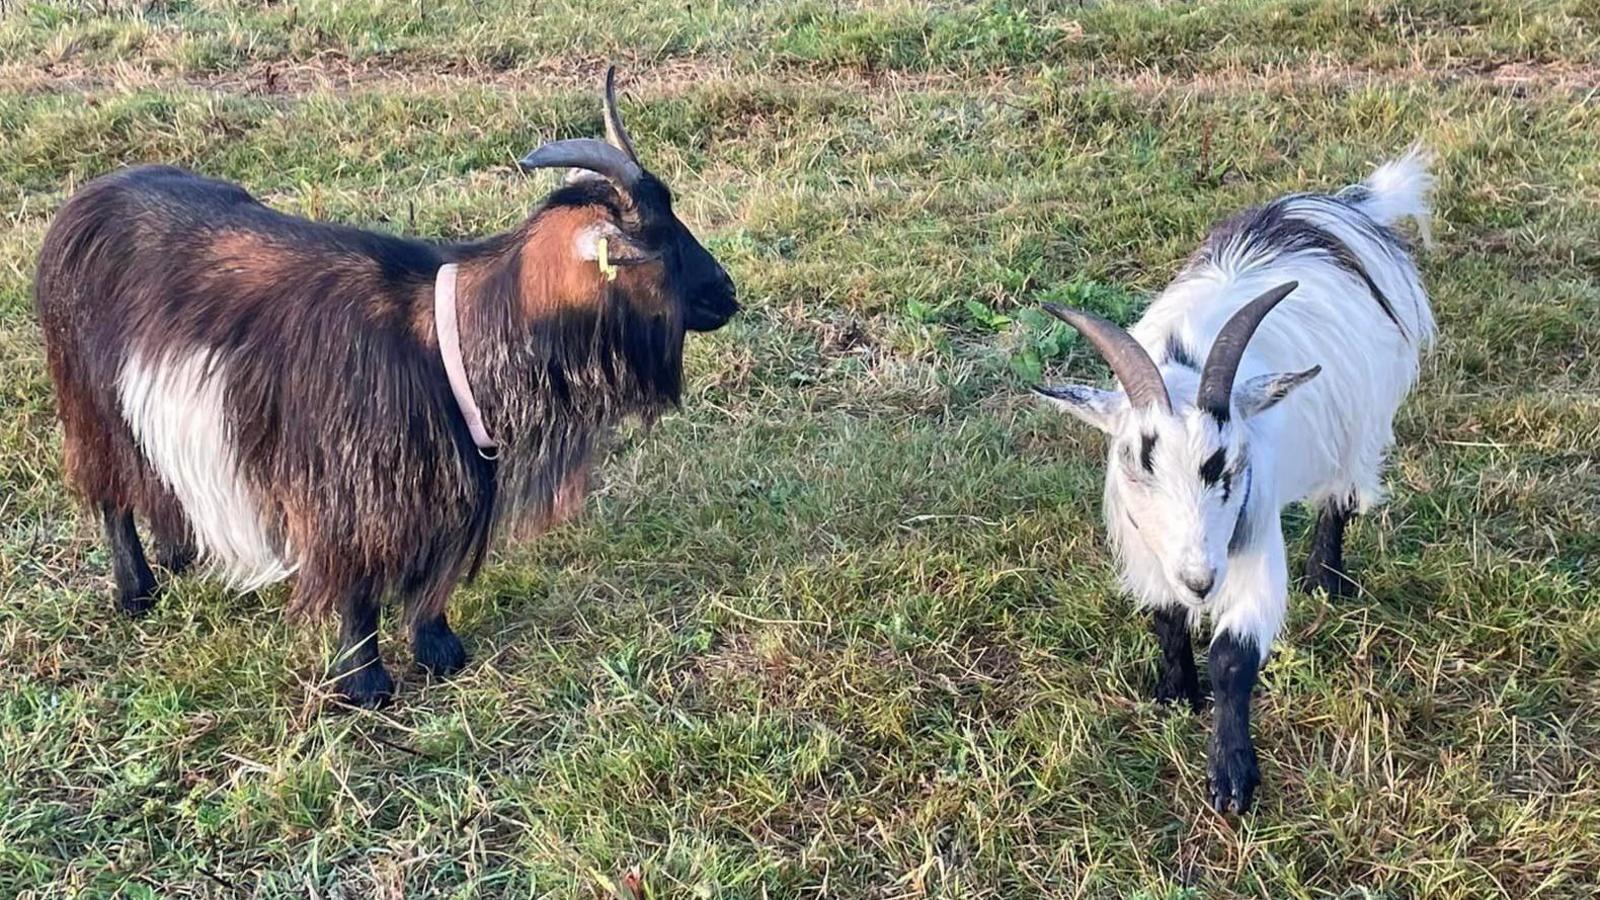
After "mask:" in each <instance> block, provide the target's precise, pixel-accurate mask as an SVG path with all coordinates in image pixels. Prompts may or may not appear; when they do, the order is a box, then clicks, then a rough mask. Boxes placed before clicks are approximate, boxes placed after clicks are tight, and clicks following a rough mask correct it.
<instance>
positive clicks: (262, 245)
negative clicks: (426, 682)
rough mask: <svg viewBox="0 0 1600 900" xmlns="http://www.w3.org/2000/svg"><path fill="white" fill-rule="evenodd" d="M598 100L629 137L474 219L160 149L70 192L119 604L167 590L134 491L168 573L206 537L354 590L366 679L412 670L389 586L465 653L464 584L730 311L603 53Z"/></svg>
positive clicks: (288, 571) (67, 284)
mask: <svg viewBox="0 0 1600 900" xmlns="http://www.w3.org/2000/svg"><path fill="white" fill-rule="evenodd" d="M604 108H605V121H606V132H607V137H608V142H601V141H592V140H572V141H557V142H555V143H552V144H548V145H546V146H544V147H542V148H540V149H539V150H537V151H535V152H533V153H531V154H529V155H528V156H527V157H526V158H524V159H523V161H522V162H523V166H524V167H525V168H528V169H532V168H543V167H573V168H572V172H571V174H570V175H569V177H568V183H567V184H566V185H565V186H563V187H561V188H560V189H558V190H556V191H555V192H554V193H552V194H551V195H550V196H549V197H548V198H546V200H545V202H544V203H543V204H542V205H541V206H540V207H539V208H538V209H537V210H536V211H535V212H534V213H533V215H532V216H530V217H529V219H528V220H527V221H526V222H525V223H524V224H523V225H522V226H521V227H519V228H517V229H516V230H514V231H512V232H510V233H508V234H503V235H499V236H496V237H492V238H488V239H486V240H482V241H477V242H473V243H467V244H456V245H436V244H430V243H425V242H422V241H416V240H408V239H404V238H400V237H394V236H391V235H386V234H378V233H374V232H369V231H361V230H357V229H354V228H347V227H343V226H338V225H331V224H323V223H318V222H311V221H307V220H305V219H300V218H295V217H292V216H288V215H285V214H282V213H279V212H276V211H274V210H272V209H269V208H268V207H266V206H264V205H262V204H261V203H259V202H258V201H256V200H255V199H254V198H253V197H251V196H250V195H249V194H248V193H246V192H245V191H244V190H242V189H241V188H239V187H237V186H234V185H232V184H228V183H226V182H222V181H216V180H213V179H209V178H203V177H200V176H198V175H193V174H190V173H188V172H184V171H181V170H178V169H173V168H167V167H157V166H141V167H137V168H130V169H125V170H122V171H119V172H116V173H113V174H111V175H107V176H104V177H102V178H99V179H97V180H95V181H94V182H91V183H90V184H88V185H86V186H85V187H84V188H83V189H82V190H81V191H79V192H78V193H77V194H76V195H74V196H73V197H72V198H71V199H70V200H69V201H68V202H67V203H66V205H65V206H64V207H63V208H62V210H61V212H60V214H59V215H58V216H57V217H56V220H55V222H54V223H53V224H52V226H51V228H50V231H49V234H48V235H46V237H45V242H44V247H43V249H42V250H41V252H40V260H39V272H38V279H37V283H36V305H37V311H38V316H39V321H40V325H41V327H42V328H43V331H44V341H45V347H46V351H47V354H48V357H49V362H50V372H51V375H52V377H53V378H54V380H55V385H56V392H57V399H58V411H59V415H60V418H61V422H62V426H63V428H64V430H65V433H66V440H65V449H66V454H65V455H66V473H67V479H68V481H69V482H70V484H71V485H72V487H73V488H74V489H75V490H76V491H77V492H78V493H79V494H80V495H81V496H82V497H83V499H84V500H85V501H87V502H88V503H90V504H92V505H93V506H94V507H96V508H97V509H98V511H99V513H100V515H101V517H102V519H103V522H104V526H105V531H106V537H107V540H108V542H109V544H110V548H111V554H112V559H113V568H114V575H115V579H116V586H117V597H118V600H119V602H120V604H121V607H122V609H123V610H125V611H127V612H129V613H139V612H143V611H144V610H146V609H148V608H149V607H150V605H151V603H152V601H153V597H154V593H155V588H156V585H155V579H154V576H153V574H152V572H151V569H150V566H149V564H148V563H147V562H146V558H145V554H144V550H143V546H142V545H141V543H140V540H139V535H138V532H137V531H136V530H135V516H138V517H140V518H142V519H143V520H144V521H145V523H146V524H147V526H148V527H149V530H150V533H151V535H152V537H153V538H154V540H155V544H156V546H157V548H158V552H159V559H160V561H161V562H162V563H163V564H164V565H166V566H167V567H168V568H170V569H172V570H175V571H176V570H180V569H182V568H184V567H185V566H187V565H188V563H189V562H190V561H192V560H194V559H197V558H198V559H201V560H203V561H206V562H207V563H208V564H209V565H210V567H211V569H212V570H213V571H215V572H216V573H218V574H220V575H221V576H223V577H224V578H226V579H227V580H228V582H229V583H230V584H232V585H233V586H235V587H237V588H239V589H241V590H248V589H252V588H255V587H259V586H261V585H265V584H269V583H271V582H274V581H278V580H282V579H285V578H289V577H291V576H292V577H293V578H294V588H293V594H292V599H291V601H290V608H291V610H292V611H296V612H302V613H308V614H313V615H316V614H322V613H326V612H328V611H335V612H337V613H338V615H339V617H340V620H341V634H340V637H341V647H340V652H339V657H338V659H337V660H336V661H335V663H334V668H333V672H334V675H335V676H336V677H337V685H336V686H337V689H338V692H339V693H340V694H341V695H342V696H343V697H344V698H345V699H346V700H348V701H349V702H351V703H355V704H360V705H368V706H370V705H377V704H380V703H382V702H383V701H384V700H386V699H387V698H388V697H389V696H390V695H391V694H392V692H393V681H392V680H391V679H390V677H389V675H388V673H387V672H386V671H385V670H384V667H383V663H382V662H381V660H380V659H379V656H378V651H377V628H378V617H379V610H380V604H381V601H382V600H383V598H384V597H385V596H386V595H390V594H393V595H396V596H398V597H399V598H400V599H401V600H402V601H403V603H404V608H405V612H406V616H407V619H408V624H409V627H410V629H411V636H412V647H413V650H414V652H415V656H416V660H417V662H418V664H419V665H420V666H422V667H423V668H424V669H425V670H427V671H428V672H430V673H434V674H440V675H447V674H450V673H453V672H455V671H457V670H459V669H460V668H461V667H462V666H463V665H464V664H465V662H466V654H465V651H464V650H463V648H462V646H461V642H460V640H458V639H457V638H456V636H455V634H454V633H452V632H451V630H450V627H449V624H448V622H447V621H446V618H445V605H446V602H447V600H448V598H449V596H450V593H451V591H452V589H453V588H454V587H455V585H456V584H457V583H458V582H460V581H461V580H462V579H463V578H471V577H472V576H473V575H474V574H475V573H476V572H477V570H478V568H479V566H480V565H481V564H482V562H483V559H484V555H485V553H486V551H487V549H488V547H489V544H490V541H491V539H492V538H493V537H494V536H495V535H496V534H497V533H501V532H507V531H512V530H516V531H521V532H524V533H525V532H526V531H528V530H535V531H536V530H538V529H539V528H540V527H543V525H544V524H546V523H548V522H549V521H551V520H552V518H553V517H556V516H559V515H562V514H564V512H565V511H566V510H568V509H570V508H571V507H572V506H575V505H576V504H577V503H578V502H579V501H580V500H581V497H582V492H583V490H584V485H585V481H586V477H585V476H586V473H587V469H588V464H589V457H590V455H591V453H592V451H593V450H594V448H595V446H596V442H597V439H599V438H600V437H601V436H602V435H603V434H604V433H605V431H606V429H607V428H608V426H610V425H611V424H612V423H614V422H616V421H618V420H619V419H620V418H621V417H624V416H629V415H633V416H640V417H643V418H645V419H650V418H653V417H654V416H656V415H658V414H659V413H660V412H661V411H662V410H664V409H665V408H667V407H669V406H671V405H674V404H676V403H677V401H678V397H679V389H680V383H681V380H682V374H683V365H682V362H683V357H682V353H683V337H684V332H685V330H686V329H687V330H692V331H711V330H714V329H716V328H719V327H721V326H722V325H723V324H724V323H725V322H726V321H727V320H728V318H729V317H730V316H732V315H733V313H734V312H735V310H736V309H737V306H736V305H735V303H734V296H733V294H734V291H733V283H732V282H731V280H730V279H729V278H728V276H727V273H725V272H724V271H723V269H722V267H721V266H720V265H718V264H717V262H716V260H715V259H713V258H712V257H711V255H710V254H709V253H707V252H706V250H705V249H704V248H703V247H701V246H700V244H699V243H698V242H697V241H696V240H695V239H694V237H693V236H692V235H691V234H690V233H689V231H688V229H687V228H685V227H684V226H683V224H682V223H681V222H679V221H678V219H677V218H676V217H675V216H674V214H673V212H672V203H671V195H670V194H669V192H668V191H667V188H666V187H665V185H663V184H662V183H661V182H660V181H659V180H658V179H657V178H656V177H655V176H654V175H651V174H650V173H648V172H646V171H644V170H643V169H642V168H641V167H640V165H639V163H638V160H637V157H636V155H635V153H634V150H633V145H632V142H631V141H630V140H629V138H628V136H627V132H626V130H625V129H624V128H623V126H622V122H621V119H620V117H619V116H618V115H617V112H616V106H615V99H614V94H613V91H612V73H610V72H608V73H607V76H606V84H605V107H604ZM441 310H442V311H444V312H443V314H442V315H440V314H438V313H439V311H441ZM457 335H459V337H457ZM451 364H453V365H454V366H455V369H456V372H455V373H452V372H451V370H450V365H451ZM463 373H464V374H463ZM453 377H454V378H455V379H456V380H454V381H453V380H452V378H453ZM480 420H481V423H482V426H481V427H479V426H478V422H479V421H480ZM488 435H494V436H495V437H494V438H489V437H488Z"/></svg>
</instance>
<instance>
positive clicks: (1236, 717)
mask: <svg viewBox="0 0 1600 900" xmlns="http://www.w3.org/2000/svg"><path fill="white" fill-rule="evenodd" d="M1260 668H1261V654H1260V653H1259V652H1258V651H1257V650H1256V648H1255V642H1254V641H1251V640H1249V639H1245V640H1240V639H1239V638H1238V637H1235V636H1234V635H1232V634H1229V633H1227V632H1223V633H1221V634H1218V635H1217V636H1216V638H1215V639H1214V640H1212V642H1211V690H1212V702H1213V706H1214V715H1215V723H1214V726H1213V728H1214V730H1213V731H1212V733H1211V754H1210V760H1209V761H1208V763H1207V766H1206V769H1207V774H1208V775H1209V776H1210V782H1211V808H1212V809H1215V810H1216V811H1217V812H1219V813H1222V812H1228V811H1229V810H1232V811H1234V812H1237V813H1241V814H1242V813H1244V812H1247V811H1248V810H1249V809H1250V801H1251V799H1252V798H1253V797H1254V795H1255V791H1256V787H1257V786H1258V785H1260V784H1261V772H1260V770H1259V769H1258V768H1257V767H1256V748H1255V745H1254V744H1253V743H1252V742H1251V741H1250V695H1251V693H1252V692H1254V690H1255V686H1256V673H1257V671H1258V670H1259V669H1260Z"/></svg>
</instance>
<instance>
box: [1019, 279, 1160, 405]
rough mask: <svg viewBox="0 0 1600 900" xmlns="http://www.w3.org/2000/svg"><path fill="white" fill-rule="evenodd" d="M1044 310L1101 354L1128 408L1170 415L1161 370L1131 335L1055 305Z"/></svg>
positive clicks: (1090, 317) (1091, 317)
mask: <svg viewBox="0 0 1600 900" xmlns="http://www.w3.org/2000/svg"><path fill="white" fill-rule="evenodd" d="M1044 309H1045V312H1048V313H1049V314H1050V315H1052V316H1055V317H1056V318H1058V319H1060V320H1061V321H1063V322H1065V323H1067V324H1068V325H1071V326H1072V327H1073V328H1076V329H1078V331H1079V332H1080V333H1082V334H1083V336H1084V337H1086V338H1088V339H1089V343H1091V344H1093V345H1094V348H1095V349H1096V350H1098V351H1100V356H1101V358H1102V359H1104V360H1105V361H1106V365H1108V366H1110V367H1111V372H1112V374H1114V375H1116V376H1117V380H1118V381H1120V382H1122V390H1123V391H1124V392H1126V393H1127V395H1128V403H1129V404H1130V405H1132V406H1134V407H1136V408H1142V407H1145V406H1157V407H1160V409H1161V411H1162V412H1167V413H1170V412H1172V398H1171V397H1169V396H1167V383H1166V382H1165V381H1163V380H1162V379H1161V370H1160V369H1158V368H1156V364H1155V361H1154V360H1152V359H1151V358H1150V354H1148V353H1146V352H1144V348H1143V347H1141V346H1140V345H1139V342H1138V341H1136V340H1134V339H1133V336H1132V335H1130V334H1128V333H1127V332H1126V331H1123V330H1122V329H1121V328H1118V327H1117V326H1115V325H1113V324H1111V323H1110V322H1108V321H1106V320H1105V319H1102V318H1100V317H1099V316H1097V315H1095V314H1094V313H1088V312H1084V311H1083V310H1079V309H1068V308H1067V307H1065V306H1057V305H1056V304H1054V303H1046V304H1045V305H1044Z"/></svg>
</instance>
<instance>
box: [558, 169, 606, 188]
mask: <svg viewBox="0 0 1600 900" xmlns="http://www.w3.org/2000/svg"><path fill="white" fill-rule="evenodd" d="M605 180H606V177H605V176H604V175H601V174H600V173H599V172H593V171H590V170H589V169H580V168H578V167H576V166H574V167H572V168H570V169H568V170H567V175H566V177H565V178H563V179H561V183H562V184H577V183H578V182H580V181H605Z"/></svg>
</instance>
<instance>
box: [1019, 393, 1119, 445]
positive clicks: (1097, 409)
mask: <svg viewBox="0 0 1600 900" xmlns="http://www.w3.org/2000/svg"><path fill="white" fill-rule="evenodd" d="M1033 392H1034V393H1035V394H1038V395H1039V396H1041V397H1043V398H1045V399H1046V400H1049V401H1050V403H1051V404H1052V405H1054V406H1057V407H1060V408H1061V409H1064V410H1066V411H1067V412H1069V413H1071V414H1073V415H1074V416H1077V417H1078V418H1079V419H1082V420H1083V421H1085V422H1087V423H1089V424H1090V425H1093V426H1094V427H1096V428H1098V429H1100V430H1101V431H1104V432H1105V433H1106V434H1110V433H1111V432H1113V431H1115V430H1116V426H1117V419H1118V418H1120V417H1121V415H1122V413H1123V411H1124V410H1126V409H1127V408H1128V395H1127V394H1124V393H1122V392H1121V391H1103V390H1101V389H1099V388H1092V387H1089V386H1088V385H1084V384H1049V385H1045V384H1040V385H1035V386H1034V388H1033Z"/></svg>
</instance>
